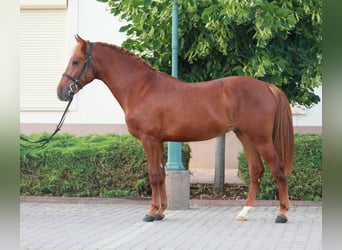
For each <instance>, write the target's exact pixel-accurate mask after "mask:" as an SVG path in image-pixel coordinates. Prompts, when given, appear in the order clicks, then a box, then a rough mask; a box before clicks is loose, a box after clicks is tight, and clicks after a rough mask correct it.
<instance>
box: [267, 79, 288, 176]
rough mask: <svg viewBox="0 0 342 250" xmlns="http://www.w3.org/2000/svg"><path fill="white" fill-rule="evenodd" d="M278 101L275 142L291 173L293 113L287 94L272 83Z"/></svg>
mask: <svg viewBox="0 0 342 250" xmlns="http://www.w3.org/2000/svg"><path fill="white" fill-rule="evenodd" d="M269 88H270V90H271V91H272V93H273V95H274V97H275V99H276V102H277V110H276V115H275V119H274V126H273V143H274V146H275V148H276V151H277V153H278V155H279V156H280V159H281V161H282V163H283V164H284V170H285V174H286V175H289V174H290V173H291V170H292V163H293V157H294V134H293V124H292V113H291V108H290V105H289V102H288V100H287V98H286V96H285V94H284V93H283V92H282V91H281V90H280V89H279V88H277V87H276V86H274V85H272V84H270V85H269Z"/></svg>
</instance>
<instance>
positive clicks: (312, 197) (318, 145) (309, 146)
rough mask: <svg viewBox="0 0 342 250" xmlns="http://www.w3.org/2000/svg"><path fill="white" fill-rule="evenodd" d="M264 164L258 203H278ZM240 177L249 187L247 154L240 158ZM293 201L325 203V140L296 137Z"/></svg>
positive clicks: (291, 183) (290, 178)
mask: <svg viewBox="0 0 342 250" xmlns="http://www.w3.org/2000/svg"><path fill="white" fill-rule="evenodd" d="M263 163H264V167H265V172H264V175H263V177H262V179H261V183H260V187H259V190H258V195H257V198H258V199H267V200H273V199H278V198H279V197H278V190H277V185H276V182H275V180H274V178H273V176H272V174H271V172H270V170H269V168H268V167H267V165H266V164H265V162H263ZM239 176H240V177H241V178H242V179H243V180H244V182H245V184H246V185H249V175H248V165H247V161H246V157H245V154H244V153H241V154H240V156H239ZM287 181H288V188H289V198H290V200H308V201H320V200H322V136H321V135H317V134H304V135H298V134H296V135H295V160H294V165H293V170H292V173H291V175H289V176H288V177H287Z"/></svg>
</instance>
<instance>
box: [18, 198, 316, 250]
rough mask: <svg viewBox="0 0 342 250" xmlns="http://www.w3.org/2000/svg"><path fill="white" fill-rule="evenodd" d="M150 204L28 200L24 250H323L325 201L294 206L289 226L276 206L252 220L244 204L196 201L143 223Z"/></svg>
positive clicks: (262, 207) (265, 205)
mask: <svg viewBox="0 0 342 250" xmlns="http://www.w3.org/2000/svg"><path fill="white" fill-rule="evenodd" d="M148 204H149V201H148V200H144V201H134V200H124V199H74V198H71V199H67V198H64V199H63V198H62V199H60V198H57V199H55V198H51V199H45V200H44V199H43V200H42V199H41V198H30V197H28V198H25V199H22V200H21V203H20V238H21V249H89V250H90V249H165V250H171V249H181V250H183V249H184V250H187V249H210V250H211V249H225V250H226V249H233V250H234V249H237V250H240V249H252V250H257V249H262V250H267V249H269V250H275V249H297V250H300V249H308V250H316V249H322V207H321V203H306V202H301V203H295V202H293V203H292V208H291V210H290V211H289V212H288V217H289V222H288V223H286V224H275V223H274V219H275V217H276V214H277V211H278V207H277V203H275V202H263V201H260V202H258V204H257V206H256V207H255V208H253V210H252V211H251V212H250V214H249V220H248V221H246V222H238V221H235V220H234V218H235V216H236V214H237V213H238V212H239V211H240V209H241V204H242V201H235V202H234V201H196V200H193V201H192V203H191V208H190V209H189V210H167V212H166V218H165V219H164V220H162V221H155V222H150V223H146V222H143V221H142V218H143V216H144V213H145V212H146V211H147V209H148V207H149V205H148Z"/></svg>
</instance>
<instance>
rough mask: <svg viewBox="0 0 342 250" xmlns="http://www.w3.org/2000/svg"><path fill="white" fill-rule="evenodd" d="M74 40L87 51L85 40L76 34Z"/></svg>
mask: <svg viewBox="0 0 342 250" xmlns="http://www.w3.org/2000/svg"><path fill="white" fill-rule="evenodd" d="M75 39H76V41H77V42H78V43H79V44H80V45H81V49H82V51H87V42H86V41H85V40H83V39H82V37H80V36H79V35H78V34H76V35H75Z"/></svg>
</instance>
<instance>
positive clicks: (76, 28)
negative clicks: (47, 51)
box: [20, 0, 322, 126]
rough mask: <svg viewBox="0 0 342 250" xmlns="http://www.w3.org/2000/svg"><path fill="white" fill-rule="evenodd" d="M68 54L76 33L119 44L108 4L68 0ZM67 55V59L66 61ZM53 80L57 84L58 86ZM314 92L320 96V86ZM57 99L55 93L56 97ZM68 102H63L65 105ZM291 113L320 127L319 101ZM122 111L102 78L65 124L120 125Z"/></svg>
mask: <svg viewBox="0 0 342 250" xmlns="http://www.w3.org/2000/svg"><path fill="white" fill-rule="evenodd" d="M68 16H69V18H68V19H69V20H68V24H67V29H68V34H69V35H68V36H69V38H68V39H67V43H68V50H69V51H68V53H69V55H70V53H71V51H72V48H73V46H74V44H75V40H74V38H73V35H74V34H76V33H78V34H79V35H80V36H81V37H83V38H84V39H86V40H90V41H102V42H108V43H112V44H116V45H121V43H122V41H124V39H125V36H124V35H123V34H122V33H120V32H119V28H120V27H121V26H122V25H124V23H122V22H120V21H119V20H118V19H117V18H115V17H114V16H113V15H112V14H110V12H109V11H108V10H107V5H106V4H103V3H100V2H97V1H95V0H91V1H84V0H83V1H81V0H69V1H68ZM67 61H68V58H66V64H67ZM62 73H63V72H61V74H62ZM57 84H58V83H57V82H56V87H57ZM316 91H317V93H318V94H320V96H322V88H321V87H320V88H318V89H317V90H316ZM56 98H57V96H56ZM66 104H67V103H65V105H66ZM297 111H299V113H304V114H299V115H295V116H294V119H293V121H294V125H295V126H321V125H322V104H321V103H319V104H318V105H316V106H314V107H313V108H312V109H309V110H304V111H302V110H300V109H299V110H297ZM61 115H62V112H60V111H59V112H57V111H56V112H20V121H21V123H58V121H59V119H60V117H61ZM124 122H125V120H124V114H123V112H122V110H121V107H120V106H119V104H118V103H117V101H116V100H115V99H114V97H113V96H112V94H111V93H110V91H109V90H108V89H107V87H106V86H105V85H104V84H103V83H102V82H101V81H98V80H96V81H94V82H92V83H91V84H88V85H87V86H86V87H84V88H83V89H82V90H81V91H80V92H79V93H78V94H77V95H76V97H75V98H74V101H73V106H72V109H71V112H69V114H68V115H67V118H66V120H65V123H70V124H73V123H75V124H109V123H114V124H122V123H124Z"/></svg>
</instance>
